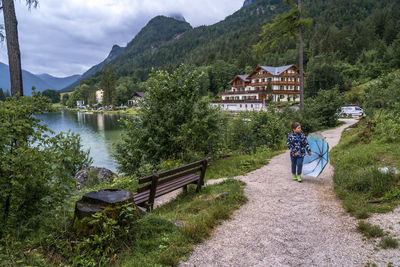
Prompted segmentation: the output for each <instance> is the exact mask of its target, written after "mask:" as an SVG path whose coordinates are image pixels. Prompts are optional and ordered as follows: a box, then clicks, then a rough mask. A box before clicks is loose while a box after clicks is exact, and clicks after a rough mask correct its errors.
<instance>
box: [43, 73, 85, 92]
mask: <svg viewBox="0 0 400 267" xmlns="http://www.w3.org/2000/svg"><path fill="white" fill-rule="evenodd" d="M36 76H37V77H39V78H40V79H42V80H43V81H44V82H46V83H47V84H49V85H50V86H51V89H54V90H60V89H62V88H64V87H66V86H68V85H70V84H71V83H73V82H75V81H77V80H78V79H79V78H80V77H81V75H79V74H75V75H72V76H68V77H64V78H58V77H54V76H51V75H49V74H39V75H36Z"/></svg>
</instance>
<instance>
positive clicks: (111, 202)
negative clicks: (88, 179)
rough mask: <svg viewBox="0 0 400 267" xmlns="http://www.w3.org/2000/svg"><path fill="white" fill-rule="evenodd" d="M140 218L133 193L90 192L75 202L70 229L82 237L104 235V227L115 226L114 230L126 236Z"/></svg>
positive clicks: (113, 191) (120, 190)
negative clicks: (72, 222)
mask: <svg viewBox="0 0 400 267" xmlns="http://www.w3.org/2000/svg"><path fill="white" fill-rule="evenodd" d="M94 214H96V216H93V215H94ZM140 217H141V214H140V211H139V209H138V207H137V206H136V204H135V203H134V200H133V193H131V192H129V191H126V190H124V189H105V190H99V191H92V192H89V193H87V194H85V195H84V196H83V197H82V199H81V200H79V201H77V202H76V204H75V217H74V224H73V227H72V229H73V230H74V232H75V234H76V235H77V236H79V237H84V236H90V235H93V234H104V227H109V226H111V224H113V225H114V224H116V225H118V228H117V227H115V228H114V230H116V231H122V232H124V234H127V233H128V232H129V231H131V230H132V229H133V228H132V227H134V222H135V221H136V220H137V219H139V218H140Z"/></svg>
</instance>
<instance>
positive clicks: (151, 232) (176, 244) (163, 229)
mask: <svg viewBox="0 0 400 267" xmlns="http://www.w3.org/2000/svg"><path fill="white" fill-rule="evenodd" d="M243 188H244V183H243V182H240V181H237V180H231V179H229V180H227V181H224V182H222V183H220V184H215V185H210V186H206V187H204V188H203V190H202V191H201V192H200V193H195V189H194V187H191V188H189V192H188V193H187V194H184V193H183V194H181V195H179V196H178V197H177V198H176V199H175V200H173V201H171V202H169V203H167V204H165V205H163V206H161V207H160V208H157V209H155V210H154V211H153V212H152V214H150V215H148V216H145V217H143V218H142V219H140V220H139V221H138V222H137V229H138V230H137V233H136V234H135V241H134V242H133V244H130V245H129V249H127V250H126V251H124V253H122V254H121V255H120V256H119V257H118V259H117V260H116V261H115V262H114V263H113V264H114V265H117V266H176V265H178V263H179V262H180V261H181V260H185V259H187V257H188V256H189V254H190V252H191V251H192V249H193V245H194V244H197V243H199V242H201V241H203V240H204V239H206V238H207V237H209V236H210V234H211V232H212V230H213V229H214V227H216V226H217V225H219V224H220V223H221V222H222V221H223V220H226V219H228V218H229V217H230V216H231V214H232V213H233V211H234V210H236V209H238V208H239V207H240V206H241V205H243V204H244V203H245V202H246V201H247V199H246V197H245V196H244V194H243ZM222 192H227V193H228V194H227V195H226V196H225V197H221V198H216V196H217V195H218V194H220V193H222ZM174 221H177V222H179V223H181V224H182V225H183V227H177V226H175V224H174V223H173V222H174Z"/></svg>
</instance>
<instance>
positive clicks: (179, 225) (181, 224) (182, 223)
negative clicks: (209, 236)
mask: <svg viewBox="0 0 400 267" xmlns="http://www.w3.org/2000/svg"><path fill="white" fill-rule="evenodd" d="M173 223H174V224H175V226H176V227H183V226H185V223H184V222H182V221H173Z"/></svg>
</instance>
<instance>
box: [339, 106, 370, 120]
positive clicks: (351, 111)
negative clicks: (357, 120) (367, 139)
mask: <svg viewBox="0 0 400 267" xmlns="http://www.w3.org/2000/svg"><path fill="white" fill-rule="evenodd" d="M339 115H340V116H341V117H361V116H364V110H363V109H362V108H360V107H358V106H347V107H341V112H340V114H339Z"/></svg>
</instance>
